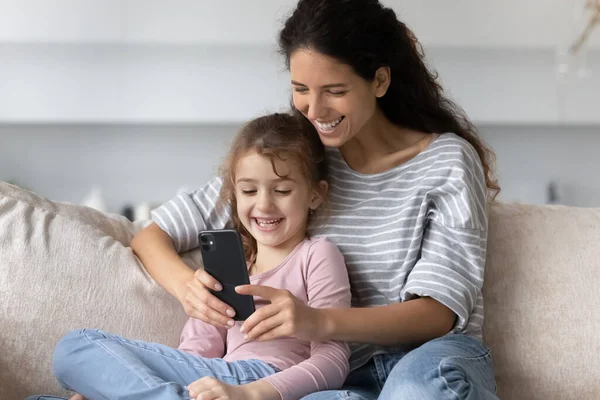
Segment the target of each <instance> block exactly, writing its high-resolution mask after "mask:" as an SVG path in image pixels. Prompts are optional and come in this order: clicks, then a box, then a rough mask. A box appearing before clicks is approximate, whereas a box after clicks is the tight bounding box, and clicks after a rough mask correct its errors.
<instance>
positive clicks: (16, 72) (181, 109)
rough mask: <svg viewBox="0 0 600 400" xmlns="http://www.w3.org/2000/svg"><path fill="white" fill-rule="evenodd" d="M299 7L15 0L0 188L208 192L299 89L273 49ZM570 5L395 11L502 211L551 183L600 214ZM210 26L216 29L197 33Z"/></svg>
mask: <svg viewBox="0 0 600 400" xmlns="http://www.w3.org/2000/svg"><path fill="white" fill-rule="evenodd" d="M294 1H295V0H285V1H284V2H281V3H280V2H278V0H268V4H267V3H265V4H267V5H268V7H265V8H264V9H263V10H261V9H259V8H257V7H256V6H255V5H250V3H248V2H244V4H246V5H245V6H244V7H246V8H244V9H243V10H245V11H244V12H243V13H234V14H235V15H234V14H232V13H231V11H232V10H233V9H235V10H237V11H240V10H241V9H238V8H237V7H236V4H234V3H235V2H233V0H232V2H221V3H222V4H221V3H218V5H216V6H215V4H217V3H215V2H209V1H205V0H202V1H198V2H195V1H192V0H177V2H178V3H177V4H179V5H180V6H181V7H179V6H178V7H175V6H174V5H173V4H171V3H169V5H168V6H166V5H165V4H166V3H164V2H159V1H157V0H156V1H155V0H152V1H150V2H143V1H141V0H128V1H126V2H121V1H118V0H110V1H107V2H99V1H97V0H85V1H83V2H80V3H77V4H78V6H77V7H75V8H73V5H74V4H75V3H73V2H72V0H60V1H59V2H58V3H56V4H55V5H56V7H57V8H55V7H54V6H55V5H53V6H51V7H50V6H48V5H47V4H46V3H45V2H43V1H41V0H33V1H32V2H31V3H27V4H28V7H24V6H23V4H25V3H22V2H21V1H18V0H5V2H6V4H5V5H7V7H6V8H5V9H4V11H5V12H4V13H3V14H2V16H4V17H5V18H8V21H9V22H10V23H7V24H2V23H0V179H3V180H12V179H15V180H17V181H19V183H21V184H23V185H24V186H27V187H30V188H32V189H33V190H35V191H38V192H39V193H41V194H42V195H45V196H48V197H50V198H52V199H57V200H67V201H72V202H78V201H80V200H81V199H82V198H83V197H84V196H85V194H86V192H88V191H89V190H90V189H91V187H92V186H93V185H96V184H97V185H100V186H101V187H102V188H103V190H104V195H105V197H106V199H107V201H108V203H109V206H110V207H111V209H112V210H115V211H116V210H119V209H120V208H121V207H122V206H123V205H124V204H125V203H127V202H135V203H137V202H140V201H159V202H160V201H164V200H165V199H167V198H168V197H169V196H171V195H172V194H174V193H175V191H176V190H177V188H179V187H180V186H184V185H185V186H192V187H195V186H198V185H201V184H202V183H203V182H204V181H206V179H207V178H208V176H210V175H211V172H212V171H213V170H214V168H213V167H214V166H215V165H216V163H217V162H218V160H219V159H220V158H221V157H222V155H223V152H224V149H225V147H226V146H225V144H226V142H227V141H228V140H229V139H230V138H231V135H232V134H233V133H234V132H235V130H236V128H237V126H238V125H239V124H240V123H241V122H242V121H243V120H246V119H248V118H251V117H253V116H255V115H258V114H260V113H262V112H264V111H275V110H278V109H282V108H284V107H285V106H286V103H287V101H288V98H289V92H288V83H287V82H288V80H289V77H288V75H287V73H286V71H285V70H284V67H283V64H282V61H281V59H279V58H278V57H277V56H276V54H275V52H274V48H273V47H271V45H270V44H271V43H272V39H270V38H272V37H273V34H274V33H273V32H274V29H275V28H274V27H275V26H279V22H280V21H279V19H280V17H281V14H282V10H284V9H286V8H289V5H290V4H293V3H294ZM566 1H567V0H553V1H552V3H551V4H550V3H549V2H547V1H546V0H528V2H521V1H520V0H509V1H506V2H501V3H497V4H494V5H493V6H492V5H489V4H485V5H482V4H483V3H482V4H480V1H479V0H466V1H464V2H460V4H454V3H453V4H452V5H448V4H446V2H444V3H443V4H441V3H439V2H422V1H421V0H414V1H406V2H405V1H402V2H399V1H396V0H389V1H386V3H388V4H392V5H393V6H394V7H395V8H396V10H397V11H398V12H399V15H401V16H402V17H403V18H405V19H406V21H407V22H408V24H409V25H410V26H412V27H414V29H415V31H416V32H417V34H418V35H419V36H420V37H421V38H422V39H423V42H424V43H425V44H427V45H428V47H427V50H428V51H427V55H428V58H429V60H430V63H431V64H432V65H433V66H434V67H435V68H436V69H437V70H438V72H439V73H440V77H441V80H442V82H443V84H444V86H445V87H446V88H447V92H448V93H449V94H450V95H451V96H452V97H453V98H455V99H456V100H457V101H458V102H459V103H460V104H461V105H462V106H463V107H464V108H465V109H466V111H467V112H468V114H469V115H470V116H471V117H472V119H473V120H474V121H475V122H476V123H477V124H478V126H480V128H481V131H482V134H483V136H484V137H485V139H486V140H488V142H489V143H490V144H491V145H492V147H493V148H494V149H495V150H496V151H497V153H498V167H499V172H500V178H501V184H502V186H503V188H504V190H503V194H502V196H503V198H504V199H506V200H519V201H527V202H537V203H542V202H545V200H546V197H545V189H546V186H547V184H548V183H549V181H550V180H555V181H557V182H558V184H559V187H560V191H561V194H562V200H561V201H562V202H563V203H565V204H572V205H581V206H600V180H598V179H596V177H595V171H599V170H600V168H599V167H600V165H599V163H600V158H599V157H597V156H596V152H597V151H598V150H600V111H599V108H598V104H600V97H599V96H600V54H599V53H598V52H595V53H592V54H591V56H590V68H591V70H592V76H591V77H590V78H588V79H586V80H576V79H575V80H570V81H568V82H567V83H565V84H564V85H559V84H557V79H556V63H555V61H556V60H555V57H556V54H555V49H554V44H553V43H555V42H559V41H561V40H562V37H563V33H564V26H563V27H562V28H560V29H562V30H559V31H560V32H563V33H560V32H559V31H557V30H554V28H552V29H550V31H551V33H552V35H547V34H545V33H544V32H546V33H548V32H549V31H548V29H549V28H548V25H553V24H555V23H558V22H557V18H558V19H559V20H561V21H562V19H561V18H562V17H561V15H562V14H566V12H565V10H566V8H565V4H567V3H565V2H566ZM237 3H239V2H237ZM525 3H526V4H525ZM3 4H4V3H3ZM238 5H239V4H238ZM448 7H450V8H448ZM38 9H39V11H40V13H39V14H37V13H36V12H34V11H36V10H38ZM182 10H191V11H190V12H188V13H183V12H182ZM538 10H544V12H538ZM561 10H562V11H561ZM206 11H210V12H208V13H205V12H206ZM263 11H264V12H263ZM426 11H427V12H426ZM69 13H71V14H73V15H71V14H69ZM211 13H212V14H211ZM200 14H202V18H207V19H208V20H210V21H209V22H210V23H208V22H207V24H205V25H203V24H194V21H196V19H195V18H194V17H195V16H198V15H200ZM40 15H42V16H45V17H44V18H41V17H39V16H40ZM2 16H0V22H1V21H2ZM159 16H160V17H163V16H164V19H161V18H159ZM38 17H39V18H38ZM134 17H135V18H134ZM138 17H139V18H138ZM32 18H33V19H32ZM36 18H38V19H36ZM94 18H99V19H100V20H106V21H112V22H111V23H108V22H107V23H106V24H104V23H103V24H99V23H96V22H97V21H96V20H95V19H94ZM115 18H116V19H115ZM119 18H125V19H128V18H129V19H130V20H127V21H125V22H124V21H123V20H119ZM278 18H279V19H278ZM565 18H568V16H565ZM540 19H541V20H544V21H546V25H540V24H536V23H534V22H535V21H538V20H540ZM94 21H96V22H94ZM248 21H254V22H252V23H253V24H254V23H256V24H257V27H258V26H260V27H259V28H257V29H256V30H254V28H252V26H250V25H245V24H248V23H249V22H248ZM266 21H268V22H269V23H268V24H263V22H266ZM548 21H550V22H552V23H550V22H548ZM163 23H164V25H161V24H163ZM63 24H64V25H63ZM211 24H212V25H211ZM511 24H512V25H511ZM232 26H233V27H235V29H230V28H231V27H232ZM207 27H212V28H210V29H205V28H207ZM243 27H245V28H244V29H242V28H243ZM467 27H470V28H469V29H467ZM63 28H64V29H63ZM105 28H106V29H105ZM169 28H173V29H169ZM175 28H177V29H175ZM484 28H485V29H484ZM487 28H489V29H487ZM486 29H487V30H486ZM557 29H558V28H557ZM242 31H243V33H247V36H246V35H240V33H241V32H242ZM218 32H221V33H220V34H217V33H218ZM473 32H476V33H477V34H475V33H473ZM557 32H559V33H557ZM211 35H212V36H211ZM598 36H600V34H596V38H595V39H594V40H595V42H596V43H598V41H599V40H598ZM45 38H46V39H47V41H45V40H44V39H45ZM246 39H247V40H246ZM521 39H522V40H521ZM556 44H557V45H558V44H559V43H556ZM181 166H183V167H181Z"/></svg>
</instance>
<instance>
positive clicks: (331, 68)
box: [290, 49, 387, 147]
mask: <svg viewBox="0 0 600 400" xmlns="http://www.w3.org/2000/svg"><path fill="white" fill-rule="evenodd" d="M290 74H291V78H292V93H293V101H294V106H295V107H296V108H297V109H298V110H299V111H300V112H302V114H304V116H305V117H306V118H308V119H309V120H310V122H312V123H313V125H314V126H315V127H316V128H317V131H318V132H319V136H320V138H321V141H322V142H323V143H324V144H325V145H326V146H332V147H341V146H343V145H344V144H345V143H347V142H348V141H349V140H350V139H352V138H354V137H355V136H356V135H357V134H358V133H359V132H361V130H363V128H364V127H365V125H367V124H368V122H369V121H370V120H371V118H372V117H373V115H374V113H375V111H376V109H377V101H376V100H377V97H378V96H379V97H380V96H382V95H383V94H385V90H387V84H386V83H385V82H383V83H382V81H381V79H377V78H376V79H374V80H373V81H372V82H369V81H366V80H364V79H363V78H361V77H360V76H358V75H357V74H356V73H355V72H354V70H353V69H352V67H351V66H349V65H347V64H344V63H341V62H340V61H338V60H337V59H335V58H332V57H329V56H326V55H323V54H321V53H319V52H316V51H313V50H309V49H300V50H297V51H295V52H294V53H292V55H291V56H290ZM376 76H379V75H377V74H376Z"/></svg>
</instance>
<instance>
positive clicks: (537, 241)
mask: <svg viewBox="0 0 600 400" xmlns="http://www.w3.org/2000/svg"><path fill="white" fill-rule="evenodd" d="M143 226H144V223H136V224H134V223H130V222H128V221H127V220H125V219H124V218H122V217H119V216H115V215H105V214H102V213H99V212H96V211H94V210H91V209H89V208H85V207H79V206H73V205H68V204H57V203H53V202H50V201H48V200H45V199H43V198H40V197H38V196H36V195H34V194H32V193H29V192H26V191H24V190H21V189H19V188H17V187H15V186H11V185H8V184H5V183H0V399H2V400H13V399H15V400H16V399H22V398H24V397H25V396H27V395H30V394H34V393H56V394H60V393H62V392H61V390H60V388H59V387H58V386H57V385H56V383H55V382H54V380H53V378H52V375H51V372H50V356H51V352H52V348H53V345H54V343H55V342H56V341H57V339H58V338H59V337H60V336H61V335H62V334H64V333H65V332H66V331H68V330H70V329H72V328H76V327H101V328H103V329H105V330H108V331H111V332H115V333H119V334H123V335H126V336H128V337H132V338H138V339H143V340H151V341H158V342H163V343H166V344H170V345H176V344H177V341H178V334H179V330H180V329H181V327H182V326H183V323H184V321H185V319H186V316H185V315H184V313H183V311H182V310H181V308H180V306H179V304H178V303H177V302H176V301H174V300H173V299H172V298H171V297H170V296H168V295H167V294H165V292H164V291H163V290H162V289H161V288H160V287H159V286H157V285H156V283H154V281H153V280H152V279H151V278H150V277H149V276H148V275H147V273H146V272H145V271H144V269H143V267H142V266H141V264H140V263H139V261H138V260H137V259H136V258H135V256H134V255H133V254H132V252H131V249H130V248H128V247H127V245H128V243H129V241H130V240H131V238H132V236H133V235H134V233H135V232H136V231H138V230H139V229H141V228H142V227H143ZM186 260H187V261H188V262H189V263H190V265H194V264H195V260H197V254H195V253H191V254H188V255H186ZM599 272H600V210H596V209H578V208H567V207H548V206H530V205H507V204H495V205H493V206H491V208H490V237H489V252H488V263H487V273H486V286H485V288H484V290H485V299H486V312H485V317H486V325H485V336H486V341H487V343H488V344H489V346H490V347H491V349H492V352H493V355H494V359H495V364H496V374H497V380H498V393H499V396H500V398H501V399H506V400H511V399H544V400H546V399H578V400H579V399H600V379H599V378H600V298H599V295H600V284H599V282H600V278H598V277H597V276H596V274H597V273H599Z"/></svg>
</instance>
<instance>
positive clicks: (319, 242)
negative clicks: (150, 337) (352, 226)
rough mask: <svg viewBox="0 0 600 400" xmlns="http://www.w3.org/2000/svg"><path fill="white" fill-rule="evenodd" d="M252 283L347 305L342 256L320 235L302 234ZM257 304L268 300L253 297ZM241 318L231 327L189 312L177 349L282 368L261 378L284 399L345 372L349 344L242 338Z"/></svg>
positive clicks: (324, 304)
mask: <svg viewBox="0 0 600 400" xmlns="http://www.w3.org/2000/svg"><path fill="white" fill-rule="evenodd" d="M250 282H251V283H252V284H256V285H264V286H271V287H274V288H278V289H287V290H289V291H290V292H291V293H292V294H293V295H294V296H296V298H298V299H299V300H301V301H303V302H305V303H306V304H308V305H309V306H311V307H315V308H341V307H350V284H349V281H348V273H347V270H346V265H345V263H344V257H343V256H342V254H341V253H340V251H339V250H338V248H337V247H336V246H335V245H334V244H333V243H331V242H329V241H327V240H326V239H324V238H313V239H306V240H305V241H303V242H302V243H300V244H298V245H297V246H296V248H295V249H294V250H293V251H292V252H291V253H290V255H289V256H288V257H287V258H286V259H285V260H284V261H283V262H282V263H281V264H280V265H279V266H277V267H276V268H274V269H272V270H270V271H266V272H264V273H261V274H257V275H253V276H251V277H250ZM254 301H255V304H256V308H259V307H262V306H263V305H265V304H267V301H266V300H263V299H261V298H258V297H255V298H254ZM241 326H242V323H241V322H237V323H236V325H235V326H233V327H232V328H230V329H225V328H216V327H214V326H212V325H208V324H206V323H204V322H202V321H200V320H197V319H194V318H190V319H189V320H188V322H187V323H186V325H185V327H184V328H183V332H182V334H181V344H180V345H179V349H181V350H184V351H186V352H189V353H192V354H196V355H199V356H203V357H210V358H223V359H224V360H225V361H236V360H248V359H258V360H262V361H264V362H266V363H269V364H271V365H274V366H276V367H277V368H279V369H280V370H281V371H280V372H278V373H276V374H274V375H271V376H269V377H266V378H263V379H265V380H266V381H268V382H269V383H271V384H272V385H273V386H274V387H275V388H276V389H277V391H279V393H280V395H281V397H282V399H283V400H296V399H300V398H302V397H304V396H305V395H307V394H310V393H313V392H317V391H320V390H327V389H337V388H339V387H341V386H342V383H343V382H344V380H345V379H346V376H347V375H348V372H349V366H348V358H349V356H350V350H349V348H348V345H347V344H346V343H343V342H337V341H327V342H307V341H303V340H299V339H295V338H281V339H276V340H270V341H266V342H254V341H245V340H244V334H243V333H241V332H240V327H241Z"/></svg>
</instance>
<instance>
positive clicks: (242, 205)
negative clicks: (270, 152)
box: [235, 151, 321, 251]
mask: <svg viewBox="0 0 600 400" xmlns="http://www.w3.org/2000/svg"><path fill="white" fill-rule="evenodd" d="M273 168H275V170H276V171H277V173H278V174H279V175H281V176H284V177H285V178H281V177H280V176H277V174H276V173H275V171H274V170H273ZM235 196H236V200H237V213H238V216H239V219H240V221H241V222H242V224H243V225H244V227H245V228H246V229H247V230H248V232H250V234H251V235H252V236H253V237H254V238H255V239H256V241H257V243H258V249H259V251H260V248H261V246H266V247H272V248H279V249H289V250H290V251H291V250H292V249H293V248H294V247H295V246H296V245H297V244H298V243H300V242H301V241H302V240H303V239H304V238H305V236H306V225H307V220H308V214H309V210H310V209H315V208H317V207H318V206H319V204H320V203H321V198H320V197H319V196H318V194H317V192H316V191H315V190H314V189H313V188H312V186H311V185H310V182H308V180H307V179H306V178H305V177H304V175H303V174H302V172H301V169H300V166H299V164H298V162H297V161H296V160H293V159H291V158H290V159H288V160H285V161H284V160H280V159H279V158H277V157H275V158H274V165H273V164H272V163H271V159H270V158H268V157H265V156H262V155H260V154H258V153H256V152H255V151H250V152H248V153H247V154H246V155H244V156H243V157H241V158H240V160H239V161H238V162H237V165H236V169H235Z"/></svg>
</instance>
